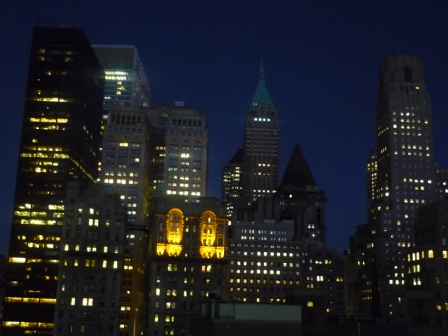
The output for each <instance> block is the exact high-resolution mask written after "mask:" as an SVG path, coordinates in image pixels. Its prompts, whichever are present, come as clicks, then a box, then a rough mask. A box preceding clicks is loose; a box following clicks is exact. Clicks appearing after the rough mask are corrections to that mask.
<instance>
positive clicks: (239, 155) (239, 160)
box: [227, 148, 243, 165]
mask: <svg viewBox="0 0 448 336" xmlns="http://www.w3.org/2000/svg"><path fill="white" fill-rule="evenodd" d="M241 164H243V149H242V148H238V150H237V151H236V153H235V155H234V156H233V157H232V158H231V159H230V161H229V162H227V165H241Z"/></svg>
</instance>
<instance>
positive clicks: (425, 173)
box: [351, 55, 438, 318]
mask: <svg viewBox="0 0 448 336" xmlns="http://www.w3.org/2000/svg"><path fill="white" fill-rule="evenodd" d="M372 153H373V152H372ZM433 153H434V151H433V140H432V118H431V105H430V101H429V95H428V92H427V88H426V83H425V78H424V75H423V65H422V61H421V60H420V59H418V58H416V57H411V56H407V55H399V56H391V57H388V58H387V59H385V60H384V61H383V62H382V64H381V68H380V81H379V92H378V99H377V147H376V154H374V155H371V156H370V159H369V164H368V175H369V177H368V181H369V190H370V192H369V195H368V206H369V223H368V225H367V230H358V231H357V233H358V234H361V233H362V234H363V235H364V236H362V237H361V236H358V237H357V238H356V239H354V240H353V241H357V242H358V243H361V244H358V246H357V247H356V249H357V250H358V251H356V249H353V248H352V249H351V250H352V252H354V253H355V254H356V253H357V252H360V251H361V250H363V249H364V250H365V251H364V252H362V253H361V254H358V255H359V256H361V255H362V256H364V258H365V259H364V260H363V261H362V262H361V264H362V265H363V272H366V274H365V276H364V277H363V279H364V280H361V281H364V282H365V285H358V286H354V287H357V288H358V289H360V288H362V289H363V290H364V293H368V295H367V296H365V297H364V298H365V299H366V300H367V302H370V314H372V315H375V316H381V317H383V318H399V317H402V316H405V314H406V309H405V308H406V307H405V304H404V288H405V282H406V279H405V273H406V270H405V263H404V260H405V257H406V255H407V251H408V250H409V248H410V247H411V246H412V244H413V242H414V233H413V226H414V221H415V214H416V210H417V209H418V208H419V207H420V206H422V205H425V204H428V203H431V202H433V201H434V200H435V199H437V197H438V195H437V185H436V184H437V183H436V178H435V177H436V175H435V163H434V155H433ZM375 165H376V166H375ZM375 173H376V174H375ZM362 242H364V243H362ZM352 264H353V263H352ZM367 288H370V290H367ZM353 297H356V296H353ZM359 297H361V296H358V298H359Z"/></svg>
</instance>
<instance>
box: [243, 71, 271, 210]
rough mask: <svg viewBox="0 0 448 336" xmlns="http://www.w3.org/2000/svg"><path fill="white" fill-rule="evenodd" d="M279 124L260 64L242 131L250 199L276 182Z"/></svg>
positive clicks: (246, 189) (245, 182)
mask: <svg viewBox="0 0 448 336" xmlns="http://www.w3.org/2000/svg"><path fill="white" fill-rule="evenodd" d="M278 166H279V126H278V116H277V110H276V108H275V106H274V104H273V103H272V100H271V97H270V96H269V93H268V90H267V88H266V82H265V74H264V67H263V64H262V65H261V67H260V72H259V77H258V87H257V90H256V92H255V95H254V97H253V99H252V103H251V105H250V106H249V108H248V109H247V112H246V122H245V126H244V135H243V195H244V196H246V197H248V198H249V201H253V200H255V199H257V198H259V197H262V196H266V195H270V194H272V193H273V192H274V190H275V189H276V188H277V186H278Z"/></svg>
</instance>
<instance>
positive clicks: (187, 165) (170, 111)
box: [147, 102, 208, 202]
mask: <svg viewBox="0 0 448 336" xmlns="http://www.w3.org/2000/svg"><path fill="white" fill-rule="evenodd" d="M147 115H148V119H149V123H150V125H151V139H152V145H151V146H152V149H153V154H152V160H153V167H152V174H153V175H152V176H153V181H152V182H151V184H152V186H153V187H154V196H157V197H166V196H170V195H178V196H182V197H185V198H186V200H187V201H188V202H197V201H199V198H200V197H203V196H205V194H206V192H207V178H208V161H207V160H208V128H207V118H206V116H205V115H204V114H203V113H202V112H200V111H198V110H195V109H191V108H187V107H186V106H185V105H184V103H183V102H176V103H175V104H174V105H171V104H161V105H157V106H156V107H154V108H151V109H150V110H149V111H148V114H147Z"/></svg>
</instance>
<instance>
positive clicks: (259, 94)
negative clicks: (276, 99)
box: [251, 60, 275, 110]
mask: <svg viewBox="0 0 448 336" xmlns="http://www.w3.org/2000/svg"><path fill="white" fill-rule="evenodd" d="M262 105H264V106H265V107H266V108H267V109H269V110H274V109H275V107H274V104H273V103H272V100H271V97H270V96H269V93H268V90H267V88H266V81H265V77H264V66H263V60H261V64H260V71H259V73H258V87H257V91H256V92H255V95H254V98H253V99H252V104H251V107H256V106H262Z"/></svg>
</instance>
